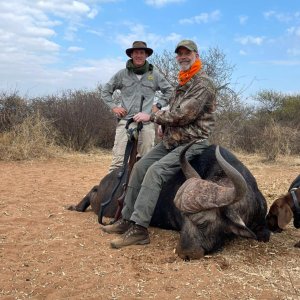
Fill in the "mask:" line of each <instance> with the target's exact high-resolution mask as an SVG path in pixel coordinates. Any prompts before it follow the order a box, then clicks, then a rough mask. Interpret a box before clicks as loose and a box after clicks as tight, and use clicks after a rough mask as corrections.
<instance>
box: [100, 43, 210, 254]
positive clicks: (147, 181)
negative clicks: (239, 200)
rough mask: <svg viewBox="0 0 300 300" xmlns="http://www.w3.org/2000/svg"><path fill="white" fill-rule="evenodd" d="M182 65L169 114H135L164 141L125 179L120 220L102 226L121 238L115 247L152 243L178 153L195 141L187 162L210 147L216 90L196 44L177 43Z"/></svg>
mask: <svg viewBox="0 0 300 300" xmlns="http://www.w3.org/2000/svg"><path fill="white" fill-rule="evenodd" d="M175 53H176V54H177V55H176V60H177V62H178V64H179V67H180V72H179V74H178V79H179V84H178V86H177V87H176V90H175V91H174V93H173V96H172V97H171V99H170V110H168V111H163V110H160V111H157V112H156V113H151V114H147V113H145V112H140V113H137V114H136V115H135V116H134V117H133V119H134V120H135V121H136V122H149V121H151V122H154V123H157V124H159V125H162V127H163V128H164V132H163V137H162V141H161V142H160V143H159V144H157V145H156V146H155V147H154V148H153V149H152V150H151V151H150V152H149V153H147V154H146V155H145V156H144V157H143V158H142V159H141V160H139V161H138V162H137V163H136V164H135V165H134V168H133V170H132V173H131V177H130V180H129V184H128V188H127V194H126V197H125V200H124V208H123V210H122V219H120V220H118V221H117V222H115V223H114V224H113V225H108V226H104V227H103V228H102V229H103V231H105V232H107V233H118V234H122V235H121V236H120V237H119V238H117V239H115V240H113V241H112V242H111V246H112V247H113V248H121V247H125V246H129V245H143V244H148V243H149V242H150V239H149V234H148V230H147V228H148V226H149V224H150V221H151V218H152V215H153V212H154V209H155V206H156V203H157V200H158V198H159V194H160V191H161V189H162V186H163V184H164V183H165V182H167V181H168V180H170V179H171V178H172V177H173V176H174V175H175V174H176V173H177V172H178V171H179V170H180V162H179V155H180V152H181V150H182V148H183V147H184V145H186V144H187V143H189V142H190V141H192V140H198V141H197V142H196V143H195V144H193V145H192V146H191V147H190V148H189V150H188V151H187V153H186V156H187V159H189V160H191V159H192V158H194V157H195V156H197V155H199V154H201V153H202V152H203V150H204V149H205V148H207V147H208V145H209V143H208V140H207V139H208V137H209V136H210V134H211V132H212V129H213V128H214V125H215V117H214V113H215V110H216V89H215V87H214V85H213V83H212V81H211V80H210V79H209V78H208V77H207V76H206V74H205V73H204V71H203V70H202V64H201V60H200V58H199V54H198V48H197V45H196V44H195V43H194V42H193V41H191V40H183V41H181V42H180V43H179V44H178V45H177V47H176V49H175Z"/></svg>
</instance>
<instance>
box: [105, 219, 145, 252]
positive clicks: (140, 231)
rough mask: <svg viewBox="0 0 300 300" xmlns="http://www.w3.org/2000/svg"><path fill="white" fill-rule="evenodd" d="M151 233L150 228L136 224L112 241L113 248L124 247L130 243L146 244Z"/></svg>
mask: <svg viewBox="0 0 300 300" xmlns="http://www.w3.org/2000/svg"><path fill="white" fill-rule="evenodd" d="M149 243H150V239H149V233H148V229H147V228H145V227H143V226H140V225H137V224H134V225H133V226H131V227H130V228H129V229H128V230H127V231H126V232H125V233H124V234H122V235H121V236H120V237H119V238H117V239H115V240H113V241H111V243H110V245H111V247H112V248H117V249H119V248H122V247H126V246H130V245H145V244H149Z"/></svg>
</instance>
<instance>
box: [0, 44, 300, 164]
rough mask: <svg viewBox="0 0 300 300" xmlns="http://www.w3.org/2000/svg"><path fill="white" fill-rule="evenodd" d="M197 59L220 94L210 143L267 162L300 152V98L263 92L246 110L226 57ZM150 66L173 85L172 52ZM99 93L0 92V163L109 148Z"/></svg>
mask: <svg viewBox="0 0 300 300" xmlns="http://www.w3.org/2000/svg"><path fill="white" fill-rule="evenodd" d="M201 56H202V57H201V59H202V62H203V68H204V69H205V70H206V72H207V73H208V75H209V76H211V77H212V78H213V79H214V81H215V83H216V86H217V89H218V110H217V126H216V129H215V131H214V134H213V136H212V142H213V143H218V144H221V145H223V146H225V147H228V148H230V149H232V150H235V151H243V152H245V153H259V154H262V155H263V156H264V157H265V158H266V159H267V160H270V161H274V160H276V159H277V157H278V156H279V155H289V154H293V155H294V154H299V153H300V133H299V129H300V118H299V116H300V94H294V95H290V94H284V93H281V92H280V91H275V90H261V91H259V92H258V93H257V94H256V95H253V96H252V100H253V101H252V102H253V103H257V105H255V106H254V105H249V102H248V101H245V100H244V99H243V92H242V91H237V90H235V89H234V83H233V82H232V74H233V72H234V69H235V66H233V65H231V64H230V63H228V62H227V60H226V56H225V55H224V53H223V52H222V51H221V50H220V49H218V48H211V49H209V50H208V51H207V52H206V53H203V54H202V55H201ZM151 63H152V64H154V65H155V66H156V67H157V68H158V69H159V70H160V72H162V73H163V74H164V75H165V77H166V78H167V79H168V80H169V82H170V83H171V84H172V85H173V86H175V85H176V82H177V72H178V66H177V64H176V62H175V60H174V57H173V53H172V52H168V51H164V52H163V53H162V54H155V55H153V56H152V57H151ZM101 90H102V87H101V85H99V86H97V87H95V89H94V90H75V91H71V90H68V91H64V92H62V93H59V94H56V95H48V96H43V97H36V98H30V99H29V98H26V97H24V96H20V94H19V92H18V91H0V160H23V159H32V158H40V157H50V156H55V155H56V154H57V153H58V152H60V151H81V152H88V151H90V150H91V149H95V148H106V149H110V148H111V147H112V145H113V140H114V130H115V125H116V119H115V117H114V116H113V115H112V113H111V112H110V111H109V109H108V108H107V107H106V105H105V104H104V103H103V101H102V100H101ZM115 96H116V97H118V96H119V95H118V94H116V95H115ZM157 97H158V99H159V94H158V95H157ZM254 101H255V102H254Z"/></svg>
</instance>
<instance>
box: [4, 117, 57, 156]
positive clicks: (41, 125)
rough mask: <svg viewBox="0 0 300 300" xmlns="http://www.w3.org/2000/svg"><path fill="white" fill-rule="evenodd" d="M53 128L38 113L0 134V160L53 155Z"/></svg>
mask: <svg viewBox="0 0 300 300" xmlns="http://www.w3.org/2000/svg"><path fill="white" fill-rule="evenodd" d="M54 132H55V131H54V130H53V128H52V126H51V124H50V123H49V121H47V120H45V119H44V118H43V117H41V116H40V115H39V114H37V115H33V116H29V117H27V118H26V119H25V120H24V121H23V122H22V123H21V124H16V125H14V126H13V127H12V128H11V130H9V131H7V132H5V133H2V134H1V135H0V160H24V159H33V158H45V157H51V156H53V153H54V151H55V150H56V149H55V147H54V145H55V134H54Z"/></svg>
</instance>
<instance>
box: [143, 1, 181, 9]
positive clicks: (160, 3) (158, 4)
mask: <svg viewBox="0 0 300 300" xmlns="http://www.w3.org/2000/svg"><path fill="white" fill-rule="evenodd" d="M185 1H186V0H145V3H146V4H148V5H150V6H154V7H157V8H159V7H163V6H165V5H168V4H173V3H180V2H185Z"/></svg>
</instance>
